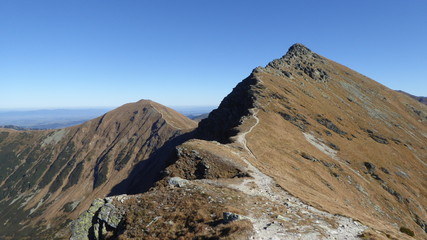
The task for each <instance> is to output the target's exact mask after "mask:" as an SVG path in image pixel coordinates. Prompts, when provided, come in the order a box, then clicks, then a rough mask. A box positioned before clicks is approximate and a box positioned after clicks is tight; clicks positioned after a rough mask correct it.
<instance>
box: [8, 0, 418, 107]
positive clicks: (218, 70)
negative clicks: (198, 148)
mask: <svg viewBox="0 0 427 240" xmlns="http://www.w3.org/2000/svg"><path fill="white" fill-rule="evenodd" d="M426 12H427V1H425V0H411V1H403V0H402V1H390V0H389V1H380V0H377V1H372V0H361V1H342V0H340V1H319V0H312V1H308V0H305V1H304V0H303V1H283V0H281V1H279V0H277V1H273V0H263V1H261V0H260V1H252V0H244V1H229V0H227V1H226V0H217V1H206V0H197V1H196V0H194V1H186V0H181V1H174V0H170V1H164V0H159V1H142V0H120V1H117V0H114V1H113V0H102V1H101V0H61V1H58V0H38V1H34V0H2V1H0V36H1V37H0V83H1V93H0V109H6V108H7V109H16V108H26V109H29V108H32V109H34V108H72V107H105V106H108V107H115V106H119V105H122V104H124V103H127V102H133V101H137V100H139V99H151V100H154V101H157V102H159V103H162V104H164V105H168V106H199V105H218V104H219V103H220V101H221V100H222V98H223V97H224V96H226V95H227V94H228V93H229V92H230V91H231V90H232V88H233V87H234V86H235V85H236V84H237V83H238V82H240V81H241V80H242V79H244V78H245V77H246V76H248V75H249V73H250V72H251V70H252V69H253V68H255V67H257V66H265V65H266V64H267V63H268V62H269V61H271V60H273V59H275V58H279V57H281V56H282V55H283V54H285V53H286V51H287V49H288V48H289V47H290V46H291V45H292V44H293V43H296V42H299V43H303V44H305V45H306V46H307V47H309V48H310V49H312V50H313V51H315V52H317V53H319V54H321V55H323V56H325V57H327V58H330V59H332V60H334V61H337V62H339V63H342V64H344V65H346V66H348V67H350V68H353V69H354V70H356V71H359V72H360V73H362V74H364V75H366V76H369V77H371V78H373V79H374V80H377V81H379V82H380V83H382V84H384V85H386V86H388V87H390V88H392V89H401V90H404V91H407V92H409V93H412V94H415V95H424V96H427V45H426V44H427V27H426V26H427V14H426Z"/></svg>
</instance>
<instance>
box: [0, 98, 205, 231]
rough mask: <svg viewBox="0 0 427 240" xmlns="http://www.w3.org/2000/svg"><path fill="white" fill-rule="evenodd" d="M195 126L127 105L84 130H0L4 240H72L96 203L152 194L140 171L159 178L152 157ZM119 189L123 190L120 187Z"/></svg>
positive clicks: (148, 107)
mask: <svg viewBox="0 0 427 240" xmlns="http://www.w3.org/2000/svg"><path fill="white" fill-rule="evenodd" d="M196 125H197V124H196V123H195V122H193V121H191V120H189V119H188V118H186V117H185V116H183V115H181V114H179V113H177V112H175V111H174V110H172V109H169V108H166V107H164V106H162V105H160V104H157V103H154V102H151V101H148V100H142V101H139V102H137V103H131V104H126V105H124V106H122V107H120V108H118V109H115V110H113V111H111V112H109V113H107V114H105V115H103V116H102V117H99V118H97V119H94V120H91V121H89V122H86V123H84V124H81V125H79V126H75V127H70V128H65V129H61V130H49V131H14V130H10V129H0V213H1V214H0V226H1V227H0V239H48V238H53V237H58V238H61V237H62V236H69V233H68V231H69V228H68V227H65V226H66V225H67V224H68V223H69V221H70V219H74V218H76V217H77V216H78V215H79V214H80V213H81V212H82V211H83V210H84V209H86V208H88V207H89V205H90V204H91V203H92V201H93V200H94V199H95V198H97V197H105V196H107V195H108V194H110V193H112V194H114V193H120V192H128V191H132V186H131V185H129V184H126V186H124V184H123V183H130V182H131V183H133V184H134V185H135V186H137V187H138V188H137V190H135V191H141V189H145V188H147V187H149V186H150V185H151V184H152V183H153V181H154V180H155V179H156V177H157V176H156V174H151V175H150V178H138V179H133V177H134V176H135V174H132V172H134V171H135V169H138V166H139V165H141V164H142V165H144V166H145V167H148V166H150V168H151V169H152V170H153V171H154V172H156V173H159V170H156V169H157V168H163V167H162V164H163V163H161V162H156V163H155V164H154V162H155V161H153V159H152V158H153V156H154V155H153V153H154V152H155V151H156V150H157V149H160V148H162V147H164V146H163V145H164V144H165V143H167V142H170V141H171V140H172V139H177V137H178V136H183V134H185V133H187V132H189V131H190V130H191V129H194V128H195V127H196ZM120 183H122V184H120Z"/></svg>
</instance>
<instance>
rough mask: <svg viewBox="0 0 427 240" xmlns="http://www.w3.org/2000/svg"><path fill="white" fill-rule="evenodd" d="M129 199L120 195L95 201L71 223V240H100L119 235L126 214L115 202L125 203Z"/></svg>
mask: <svg viewBox="0 0 427 240" xmlns="http://www.w3.org/2000/svg"><path fill="white" fill-rule="evenodd" d="M128 198H129V197H128V196H127V195H120V196H115V197H108V198H105V199H99V198H98V199H95V200H94V201H93V203H92V205H91V206H90V208H89V209H88V210H86V211H85V212H83V213H82V214H81V215H80V216H79V217H78V218H77V219H76V220H75V221H73V222H72V223H71V238H70V240H100V239H105V238H106V237H107V236H108V237H113V236H114V235H117V233H118V232H119V231H120V224H121V223H122V221H123V218H124V216H123V215H124V213H123V212H122V211H121V210H119V209H118V208H117V207H116V206H115V205H114V201H118V202H121V203H123V201H125V200H127V199H128Z"/></svg>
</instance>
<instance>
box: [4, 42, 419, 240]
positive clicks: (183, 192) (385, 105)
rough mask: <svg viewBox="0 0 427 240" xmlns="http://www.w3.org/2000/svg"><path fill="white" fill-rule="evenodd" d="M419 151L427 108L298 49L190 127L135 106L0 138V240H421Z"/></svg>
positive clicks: (156, 107)
mask: <svg viewBox="0 0 427 240" xmlns="http://www.w3.org/2000/svg"><path fill="white" fill-rule="evenodd" d="M11 134H12V135H13V136H12V135H11ZM135 134H136V135H135ZM34 142H35V143H36V144H35V145H34V147H33V148H30V149H29V150H27V152H26V151H24V149H23V147H24V146H26V144H30V143H33V144H34ZM426 142H427V106H425V105H423V104H421V103H419V102H417V101H415V100H414V99H411V98H409V97H407V96H404V95H402V94H398V93H396V92H395V91H393V90H391V89H388V88H387V87H385V86H383V85H381V84H379V83H377V82H375V81H373V80H372V79H369V78H367V77H365V76H363V75H362V74H360V73H357V72H355V71H353V70H351V69H349V68H347V67H345V66H343V65H341V64H338V63H335V62H333V61H332V60H329V59H327V58H325V57H323V56H320V55H318V54H317V53H315V52H313V51H311V50H310V49H308V48H307V47H305V46H304V45H302V44H295V45H293V46H291V47H290V48H289V51H288V52H287V53H286V54H285V55H284V56H282V57H281V58H278V59H276V60H273V61H271V62H270V63H268V64H267V65H266V66H265V67H257V68H255V69H254V70H253V71H252V72H251V73H250V75H249V76H248V77H247V78H245V79H244V80H243V81H242V82H240V83H239V84H237V86H236V87H235V88H234V89H233V90H232V91H231V93H230V94H228V95H227V96H226V97H225V98H224V99H223V101H222V102H221V104H220V105H219V107H218V108H217V109H215V110H213V111H212V112H211V113H210V114H209V116H208V117H207V118H206V119H203V120H202V121H201V122H200V123H199V126H198V127H197V128H196V123H195V122H193V121H191V120H189V119H187V118H186V117H184V116H182V115H179V114H177V113H176V112H175V111H173V110H171V109H168V108H166V107H163V106H161V105H160V104H157V103H154V102H152V101H147V100H143V101H139V102H137V103H134V104H126V105H124V106H122V107H121V108H119V109H116V110H113V111H111V112H109V113H107V114H105V115H103V116H101V117H99V118H97V119H93V120H91V121H89V122H87V123H85V124H82V125H79V126H75V127H71V128H66V129H61V130H49V131H36V132H32V131H29V132H16V131H13V130H7V131H4V132H1V133H0V153H1V154H2V155H1V157H7V158H5V159H10V161H6V162H0V164H2V166H0V167H1V168H0V169H6V172H3V173H2V174H0V210H1V209H3V211H2V213H3V214H2V215H0V222H1V223H3V225H5V226H6V227H7V228H9V229H2V230H0V237H1V236H3V237H6V238H7V237H11V236H12V237H15V238H22V239H26V238H27V239H28V238H29V233H28V232H25V231H24V230H23V229H25V228H23V229H19V227H18V229H17V228H16V226H15V225H18V226H19V224H24V226H27V227H26V229H30V230H34V231H35V232H36V233H39V232H40V233H39V235H37V236H39V237H41V236H42V237H43V238H46V239H48V238H66V237H69V236H70V235H71V237H72V238H71V239H79V240H83V239H116V238H117V239H178V238H182V239H189V238H214V239H217V238H221V239H222V238H223V239H250V238H252V239H271V238H273V237H278V238H283V239H301V238H306V239H322V238H325V239H333V238H339V239H360V238H362V239H411V238H410V237H409V236H408V235H407V234H410V233H411V232H412V233H413V234H415V237H416V238H420V239H421V238H423V237H424V238H425V236H426V232H427V213H426V211H427V210H426V209H424V208H423V206H425V205H426V204H427V202H426V198H425V196H426V195H427V185H426V182H425V179H427V176H426V172H427V171H426V170H427V163H426V162H425V159H427V149H426V148H425V144H426ZM18 143H19V146H21V147H19V146H18ZM64 143H67V144H64ZM10 149H12V150H10ZM43 149H44V150H43ZM46 149H48V151H46ZM41 150H43V151H41ZM45 152H50V154H51V155H52V156H49V155H47V154H46V153H45ZM30 153H31V154H30ZM30 156H32V158H30ZM43 159H49V161H47V163H46V165H47V167H45V169H46V170H43V171H40V170H37V169H40V166H42V165H40V164H38V165H31V164H32V163H42V162H43ZM16 163H19V164H18V167H16ZM5 164H7V165H5ZM25 164H27V165H28V164H29V165H31V166H30V167H25ZM79 164H81V165H80V167H78V166H79ZM67 166H71V167H67ZM24 167H25V168H24ZM8 169H10V170H8ZM20 169H21V170H20ZM50 169H52V170H50ZM79 169H81V170H79ZM49 171H50V172H52V174H48V173H49ZM79 171H80V174H73V173H76V172H79ZM53 173H54V174H53ZM22 174H24V175H22ZM38 175H40V176H39V177H38V178H36V180H35V181H30V182H28V181H27V180H28V179H29V178H28V176H33V177H31V178H35V177H34V176H38ZM49 175H52V176H49ZM20 176H23V179H22V180H20V179H19V177H20ZM46 176H48V177H46ZM73 176H74V177H73ZM76 176H77V177H76ZM81 176H83V178H82V179H81ZM9 179H10V180H9ZM12 180H13V181H12ZM27 182H28V183H30V184H29V185H26V183H27ZM36 186H38V187H36ZM83 186H87V187H88V189H87V190H85V192H84V191H83V190H82V189H85V188H84V187H83ZM11 189H14V190H16V192H12V191H11ZM37 191H38V192H37ZM71 193H72V194H71ZM31 194H33V195H31ZM73 194H74V195H73ZM126 194H128V195H126ZM131 194H132V195H131ZM106 196H108V197H107V198H104V197H106ZM96 198H101V199H96ZM103 198H104V199H103ZM53 199H54V200H53ZM94 199H95V200H94ZM91 203H92V204H91ZM89 205H91V206H90V207H89ZM6 206H8V207H9V208H10V209H16V210H17V212H16V213H14V215H13V214H12V213H11V212H8V211H5V210H4V209H6ZM20 206H23V207H24V210H25V211H23V210H22V207H20ZM86 209H87V210H86ZM85 210H86V211H85ZM48 211H49V212H51V213H53V214H47V213H46V212H48ZM33 213H34V214H35V215H37V214H38V216H34V215H32V214H33ZM12 216H13V217H14V218H16V219H13V218H11V217H12ZM26 216H30V218H29V219H31V220H32V221H33V222H37V221H39V222H38V223H37V224H35V225H36V226H35V228H30V227H28V226H31V224H30V222H29V220H27V219H26ZM70 219H74V221H73V222H71V223H70ZM25 220H27V221H26V222H25ZM54 223H56V225H55V224H54ZM49 224H53V225H51V226H52V227H51V229H46V226H48V225H49ZM70 227H71V233H70V232H69V231H70ZM2 231H3V232H2ZM8 231H9V232H8ZM27 231H28V230H27ZM405 233H406V234H405ZM8 234H9V235H8Z"/></svg>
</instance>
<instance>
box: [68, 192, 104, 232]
mask: <svg viewBox="0 0 427 240" xmlns="http://www.w3.org/2000/svg"><path fill="white" fill-rule="evenodd" d="M104 203H105V202H104V200H102V199H99V198H98V199H95V200H94V201H93V203H92V205H91V206H90V208H89V209H88V210H87V211H85V212H83V213H82V214H81V215H80V216H79V218H77V220H75V221H73V223H72V224H71V233H72V235H71V238H70V240H89V239H90V238H89V229H90V228H91V227H92V223H93V222H92V221H93V218H94V216H95V214H96V213H97V212H98V210H99V209H100V208H101V207H102V206H103V205H104Z"/></svg>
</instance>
